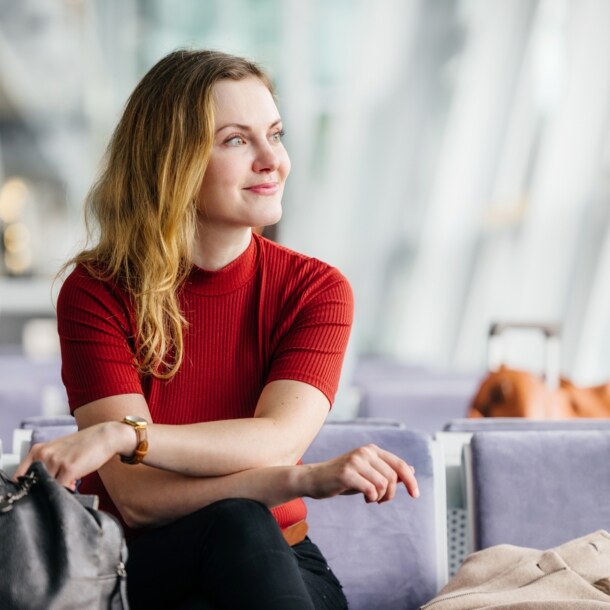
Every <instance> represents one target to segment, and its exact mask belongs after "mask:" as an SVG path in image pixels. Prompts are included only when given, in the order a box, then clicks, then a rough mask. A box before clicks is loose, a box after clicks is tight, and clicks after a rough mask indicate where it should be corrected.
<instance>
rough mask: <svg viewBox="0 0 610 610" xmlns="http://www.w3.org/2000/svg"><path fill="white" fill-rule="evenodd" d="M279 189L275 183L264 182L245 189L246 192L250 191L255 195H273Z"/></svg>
mask: <svg viewBox="0 0 610 610" xmlns="http://www.w3.org/2000/svg"><path fill="white" fill-rule="evenodd" d="M278 189H279V184H278V183H277V182H264V183H261V184H253V185H252V186H248V187H246V188H245V190H246V191H250V192H251V193H254V194H255V195H275V193H277V191H278Z"/></svg>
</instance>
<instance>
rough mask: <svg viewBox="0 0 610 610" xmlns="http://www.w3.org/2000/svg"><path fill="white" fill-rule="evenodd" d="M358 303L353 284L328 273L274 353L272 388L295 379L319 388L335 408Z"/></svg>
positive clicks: (315, 283)
mask: <svg viewBox="0 0 610 610" xmlns="http://www.w3.org/2000/svg"><path fill="white" fill-rule="evenodd" d="M353 315H354V298H353V294H352V289H351V286H350V285H349V282H348V281H347V279H346V278H345V277H344V276H343V275H342V274H341V273H340V272H339V271H338V270H337V269H335V268H334V267H328V266H327V267H326V268H325V269H324V270H323V271H321V272H320V273H318V274H317V276H316V277H315V279H313V280H311V281H310V282H309V283H308V284H307V285H306V288H305V289H304V290H303V292H302V294H300V295H299V297H298V304H297V305H296V306H295V311H294V312H291V315H290V316H288V318H289V320H290V322H289V323H288V324H287V325H286V328H285V329H284V331H283V332H282V333H281V338H280V340H279V341H278V344H277V346H276V348H275V350H274V353H273V356H272V360H271V366H270V371H269V375H268V376H267V382H270V381H275V380H279V379H293V380H296V381H302V382H304V383H308V384H310V385H313V386H314V387H317V388H318V389H319V390H320V391H322V392H323V393H324V394H325V395H326V397H327V398H328V400H329V401H330V403H331V404H332V403H333V402H334V399H335V394H336V392H337V388H338V386H339V379H340V375H341V367H342V366H343V360H344V357H345V352H346V350H347V344H348V341H349V336H350V332H351V327H352V321H353Z"/></svg>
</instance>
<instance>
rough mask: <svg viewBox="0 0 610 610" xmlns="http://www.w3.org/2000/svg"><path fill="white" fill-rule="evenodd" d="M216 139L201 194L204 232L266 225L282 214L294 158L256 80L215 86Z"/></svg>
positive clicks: (268, 98) (270, 100) (277, 117)
mask: <svg viewBox="0 0 610 610" xmlns="http://www.w3.org/2000/svg"><path fill="white" fill-rule="evenodd" d="M213 94H214V104H215V122H216V128H215V134H214V146H213V149H212V155H211V157H210V161H209V163H208V166H207V168H206V171H205V175H204V177H203V182H202V184H201V189H200V191H199V223H200V225H201V227H202V228H203V229H205V228H214V229H224V228H226V229H235V228H244V227H256V226H266V225H270V224H274V223H276V222H278V221H279V219H280V218H281V215H282V194H283V192H284V182H285V181H286V178H287V177H288V174H289V172H290V159H289V158H288V153H287V152H286V149H285V148H284V145H283V144H282V134H283V132H282V121H281V119H280V115H279V112H278V109H277V107H276V105H275V102H274V100H273V96H272V95H271V93H270V92H269V90H268V89H267V87H266V86H265V85H264V83H263V82H262V81H260V80H259V79H258V78H255V77H251V78H246V79H243V80H239V81H233V80H229V79H225V80H221V81H219V82H217V83H216V84H215V85H214V90H213Z"/></svg>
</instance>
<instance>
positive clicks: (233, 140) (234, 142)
mask: <svg viewBox="0 0 610 610" xmlns="http://www.w3.org/2000/svg"><path fill="white" fill-rule="evenodd" d="M244 142H245V140H244V139H243V138H242V137H241V136H231V137H230V138H229V139H228V140H226V141H225V144H228V145H229V146H239V145H241V144H243V143H244Z"/></svg>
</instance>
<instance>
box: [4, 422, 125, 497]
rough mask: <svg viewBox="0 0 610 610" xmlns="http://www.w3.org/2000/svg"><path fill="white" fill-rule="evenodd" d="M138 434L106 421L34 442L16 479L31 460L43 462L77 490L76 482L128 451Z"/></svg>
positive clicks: (20, 465) (19, 467)
mask: <svg viewBox="0 0 610 610" xmlns="http://www.w3.org/2000/svg"><path fill="white" fill-rule="evenodd" d="M135 441H136V437H135V435H134V433H133V429H132V428H128V426H125V425H124V424H121V423H120V422H103V423H100V424H96V425H94V426H90V427H89V428H85V429H84V430H79V431H78V432H75V433H73V434H69V435H67V436H62V437H60V438H57V439H54V440H52V441H48V442H46V443H39V444H36V445H33V446H32V448H31V449H30V452H29V453H28V454H27V456H26V457H25V458H24V459H23V461H22V462H21V464H19V466H18V468H17V470H16V471H15V478H17V477H19V476H21V475H23V474H25V473H26V472H27V469H28V468H29V467H30V464H31V463H32V462H36V461H40V462H43V463H44V465H45V467H46V469H47V471H48V472H49V474H50V475H52V476H54V477H55V478H56V479H57V481H58V482H59V483H60V484H62V485H64V486H65V487H69V488H70V489H74V487H75V484H76V481H77V480H78V479H81V478H82V477H84V476H85V475H87V474H89V473H91V472H93V471H95V470H97V469H98V468H100V467H101V466H103V465H104V464H105V463H106V462H107V461H108V460H110V459H111V458H112V457H114V456H115V455H116V454H117V453H120V452H122V451H124V452H125V453H126V454H129V453H130V451H132V450H133V449H132V448H130V444H131V445H134V444H135Z"/></svg>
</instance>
